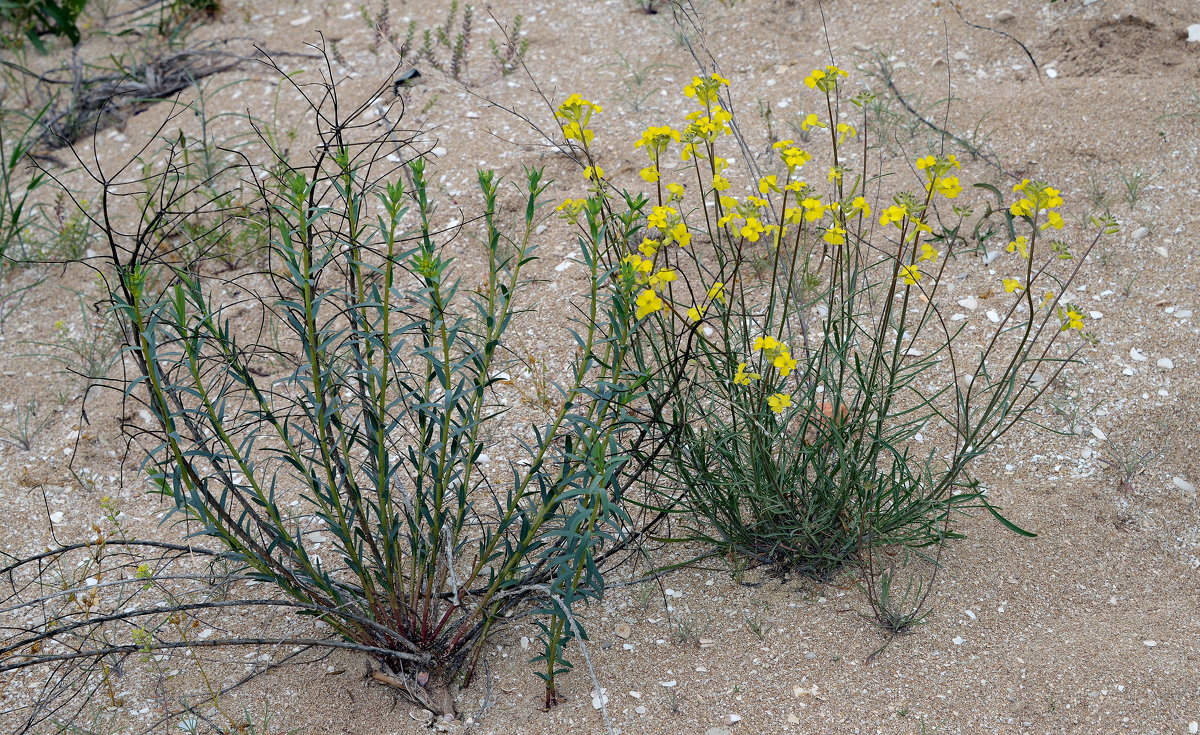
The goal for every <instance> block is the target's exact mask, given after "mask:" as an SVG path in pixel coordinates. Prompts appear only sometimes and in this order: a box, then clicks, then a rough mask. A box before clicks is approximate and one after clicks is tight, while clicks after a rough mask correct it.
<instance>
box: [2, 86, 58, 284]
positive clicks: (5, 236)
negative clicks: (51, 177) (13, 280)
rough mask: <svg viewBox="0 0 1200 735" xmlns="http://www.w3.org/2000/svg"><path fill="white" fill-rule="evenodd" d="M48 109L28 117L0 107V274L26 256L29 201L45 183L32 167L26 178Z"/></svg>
mask: <svg viewBox="0 0 1200 735" xmlns="http://www.w3.org/2000/svg"><path fill="white" fill-rule="evenodd" d="M47 109H48V107H47V106H43V107H42V108H41V109H39V110H37V111H36V112H35V113H34V114H32V115H28V114H25V113H22V112H18V111H16V110H12V109H8V108H7V107H5V106H3V105H0V275H2V274H3V273H4V271H5V270H7V268H8V266H9V265H10V264H11V263H12V261H13V260H14V259H15V258H21V257H26V255H27V251H28V248H27V244H28V243H27V242H26V238H27V236H28V235H29V233H30V232H31V227H30V218H31V210H32V207H31V206H30V202H31V199H30V197H32V196H33V195H34V192H36V191H37V190H38V189H40V188H41V187H42V186H43V185H44V184H45V183H46V181H47V179H46V174H45V172H44V171H42V170H41V169H38V168H33V169H32V171H31V172H29V173H28V177H26V174H27V170H28V169H30V168H32V167H31V166H30V164H31V161H32V159H30V158H29V154H30V152H31V151H32V150H33V146H34V145H35V144H36V143H37V137H38V135H37V132H36V131H37V129H38V124H39V122H40V121H41V119H42V117H43V116H44V115H45V114H46V111H47Z"/></svg>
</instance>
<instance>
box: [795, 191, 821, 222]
mask: <svg viewBox="0 0 1200 735" xmlns="http://www.w3.org/2000/svg"><path fill="white" fill-rule="evenodd" d="M800 206H802V207H804V219H806V220H808V221H809V222H816V221H817V220H819V219H821V218H822V217H824V216H825V205H824V204H821V200H820V199H814V198H813V197H808V198H807V199H804V200H802V201H801V202H800Z"/></svg>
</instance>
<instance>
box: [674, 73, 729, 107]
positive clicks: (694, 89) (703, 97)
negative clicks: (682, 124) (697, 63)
mask: <svg viewBox="0 0 1200 735" xmlns="http://www.w3.org/2000/svg"><path fill="white" fill-rule="evenodd" d="M722 86H726V87H728V86H729V80H728V79H726V78H725V77H723V76H721V75H720V74H709V75H707V76H703V77H692V83H691V84H689V85H687V86H686V87H684V88H683V95H684V96H685V97H691V98H693V99H695V100H696V101H697V102H699V103H700V104H701V105H703V106H705V107H707V106H709V105H711V104H712V103H713V102H714V101H715V100H716V99H717V94H718V93H719V92H720V91H721V87H722Z"/></svg>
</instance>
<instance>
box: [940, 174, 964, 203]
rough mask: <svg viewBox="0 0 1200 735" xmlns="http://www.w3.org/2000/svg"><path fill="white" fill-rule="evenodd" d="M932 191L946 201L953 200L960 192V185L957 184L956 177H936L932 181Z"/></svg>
mask: <svg viewBox="0 0 1200 735" xmlns="http://www.w3.org/2000/svg"><path fill="white" fill-rule="evenodd" d="M933 191H934V193H936V194H941V195H942V196H944V197H946V198H947V199H954V198H955V197H957V196H958V194H959V192H961V191H962V184H960V183H958V177H957V176H947V177H945V178H942V177H938V178H936V179H934V180H933Z"/></svg>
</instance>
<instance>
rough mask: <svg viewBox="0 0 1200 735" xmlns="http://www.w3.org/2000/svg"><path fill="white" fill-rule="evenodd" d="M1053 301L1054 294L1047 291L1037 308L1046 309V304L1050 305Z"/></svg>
mask: <svg viewBox="0 0 1200 735" xmlns="http://www.w3.org/2000/svg"><path fill="white" fill-rule="evenodd" d="M1053 300H1054V292H1053V291H1047V292H1046V293H1045V295H1043V296H1042V303H1040V304H1038V308H1039V309H1044V308H1045V307H1046V304H1048V303H1050V302H1051V301H1053Z"/></svg>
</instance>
